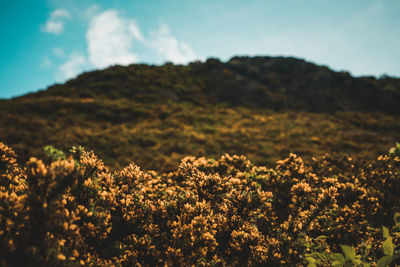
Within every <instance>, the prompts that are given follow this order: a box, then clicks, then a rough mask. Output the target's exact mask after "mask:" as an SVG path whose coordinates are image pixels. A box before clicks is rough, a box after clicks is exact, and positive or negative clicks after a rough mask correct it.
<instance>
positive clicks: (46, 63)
mask: <svg viewBox="0 0 400 267" xmlns="http://www.w3.org/2000/svg"><path fill="white" fill-rule="evenodd" d="M51 65H52V62H51V61H50V59H49V58H48V57H47V56H46V57H45V58H44V59H43V60H42V63H40V68H41V69H47V68H49V67H50V66H51Z"/></svg>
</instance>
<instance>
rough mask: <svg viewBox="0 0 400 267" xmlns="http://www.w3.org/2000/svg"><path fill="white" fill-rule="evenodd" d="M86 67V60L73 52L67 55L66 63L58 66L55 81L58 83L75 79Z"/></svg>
mask: <svg viewBox="0 0 400 267" xmlns="http://www.w3.org/2000/svg"><path fill="white" fill-rule="evenodd" d="M86 67H87V60H86V58H85V57H84V56H83V55H82V54H80V53H76V52H73V53H71V54H70V55H69V58H68V60H67V62H65V63H64V64H62V65H60V66H59V68H58V73H57V74H56V79H57V80H58V81H60V82H62V81H65V80H67V79H71V78H73V77H75V76H76V75H77V74H79V73H81V72H82V71H83V70H84V69H85V68H86Z"/></svg>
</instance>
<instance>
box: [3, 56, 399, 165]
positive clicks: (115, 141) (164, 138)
mask: <svg viewBox="0 0 400 267" xmlns="http://www.w3.org/2000/svg"><path fill="white" fill-rule="evenodd" d="M398 103H400V79H395V78H389V77H383V78H382V79H374V78H371V77H363V78H354V77H351V76H350V75H348V74H346V73H343V72H334V71H332V70H329V69H328V68H327V67H324V66H317V65H315V64H312V63H309V62H305V61H304V60H301V59H295V58H286V57H234V58H232V59H231V60H229V61H228V62H221V61H219V60H218V59H209V60H207V61H206V62H204V63H202V62H193V63H190V64H188V65H186V66H183V65H172V64H165V65H162V66H148V65H144V64H140V65H130V66H125V67H122V66H113V67H110V68H107V69H104V70H99V71H93V72H87V73H84V74H82V75H80V76H78V77H77V78H76V79H73V80H70V81H68V82H66V83H65V84H57V85H54V86H51V87H49V88H48V89H47V90H43V91H39V92H36V93H32V94H28V95H25V96H21V97H18V98H13V99H10V100H0V139H1V140H3V141H4V142H5V143H7V144H8V145H10V146H12V147H13V148H14V150H15V151H16V152H17V154H18V155H19V157H18V160H19V163H21V164H22V163H24V162H25V161H27V160H29V157H31V156H35V157H40V158H44V155H43V151H42V147H43V146H45V145H49V144H51V145H52V146H53V147H56V148H58V149H62V150H67V149H69V148H70V147H71V146H73V145H81V146H83V147H87V148H90V149H93V150H94V151H96V153H98V154H99V155H100V156H101V158H102V159H103V160H104V162H105V164H106V165H107V166H109V167H110V168H111V169H112V170H117V169H120V168H122V167H123V166H125V165H126V164H128V163H130V162H135V163H137V164H139V165H140V166H141V167H142V168H144V169H146V170H156V171H161V172H166V171H173V170H175V169H176V168H177V167H178V164H179V161H180V159H181V158H184V157H186V156H191V155H194V156H196V157H201V156H205V157H211V158H218V157H220V156H222V155H223V154H225V153H229V154H244V155H246V156H247V157H248V158H249V159H250V160H251V161H252V162H254V163H256V164H259V165H267V166H269V167H272V166H273V164H274V163H275V162H276V161H277V160H279V159H281V158H284V157H287V156H288V154H289V153H290V152H293V153H296V154H297V155H299V156H301V157H302V158H303V159H304V160H305V161H307V162H308V161H310V160H311V158H312V157H313V156H321V155H323V154H325V153H341V154H345V153H346V154H349V155H352V157H354V158H355V159H358V158H365V159H368V160H374V159H376V157H377V156H379V155H380V154H382V153H386V151H387V150H388V148H389V147H390V146H392V145H393V144H394V143H395V142H396V141H398V140H400V119H399V115H400V105H399V104H398Z"/></svg>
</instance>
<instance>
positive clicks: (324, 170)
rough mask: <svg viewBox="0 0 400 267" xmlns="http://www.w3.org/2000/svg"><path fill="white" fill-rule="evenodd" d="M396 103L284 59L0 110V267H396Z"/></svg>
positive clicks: (172, 71)
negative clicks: (45, 266)
mask: <svg viewBox="0 0 400 267" xmlns="http://www.w3.org/2000/svg"><path fill="white" fill-rule="evenodd" d="M398 103H400V80H399V79H395V78H390V77H382V78H381V79H375V78H372V77H361V78H353V77H351V76H350V75H349V74H348V73H345V72H333V71H331V70H329V69H328V68H326V67H323V66H317V65H314V64H311V63H308V62H305V61H303V60H299V59H294V58H282V57H278V58H270V57H253V58H249V57H235V58H232V59H231V60H230V61H228V62H226V63H223V62H220V61H219V60H217V59H209V60H207V61H206V62H204V63H201V62H194V63H191V64H189V65H187V66H181V65H172V64H169V63H167V64H165V65H163V66H148V65H131V66H128V67H121V66H114V67H110V68H108V69H105V70H102V71H95V72H90V73H84V74H82V75H80V76H79V77H77V78H76V79H73V80H71V81H68V82H66V83H65V84H60V85H54V86H51V87H49V88H48V89H47V90H45V91H39V92H37V93H32V94H28V95H25V96H21V97H17V98H14V99H10V100H0V140H1V141H4V143H2V142H0V265H1V266H44V265H48V266H165V265H168V266H193V265H194V266H304V265H308V266H379V267H381V266H387V265H390V264H392V265H396V264H400V259H399V255H400V250H399V244H400V242H399V239H400V234H399V233H400V195H399V192H400V181H399V179H400V175H399V174H400V144H399V143H397V144H396V146H395V147H393V148H391V149H389V148H390V147H391V146H393V144H395V142H396V141H399V140H400V105H399V104H398ZM11 147H13V148H14V149H15V151H16V153H15V152H14V150H12V149H11ZM71 147H72V149H71ZM84 147H85V148H88V149H84ZM91 149H93V150H94V151H96V152H97V153H99V157H97V156H96V155H95V154H94V153H93V152H91ZM388 150H389V152H388V153H387V151H388ZM17 154H18V157H17V156H16V155H17ZM236 154H239V155H246V156H230V155H236ZM349 155H352V157H349ZM100 158H102V159H104V162H103V160H101V159H100ZM282 158H283V160H281V159H282ZM132 162H135V163H132ZM136 164H138V165H136ZM138 166H142V167H143V169H141V168H139V167H138Z"/></svg>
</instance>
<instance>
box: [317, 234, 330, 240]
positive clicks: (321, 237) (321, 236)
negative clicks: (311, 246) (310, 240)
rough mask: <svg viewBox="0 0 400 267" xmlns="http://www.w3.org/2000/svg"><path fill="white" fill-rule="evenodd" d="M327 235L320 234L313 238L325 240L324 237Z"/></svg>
mask: <svg viewBox="0 0 400 267" xmlns="http://www.w3.org/2000/svg"><path fill="white" fill-rule="evenodd" d="M327 238H328V237H327V236H326V235H320V236H318V237H317V238H315V240H325V239H327Z"/></svg>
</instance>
